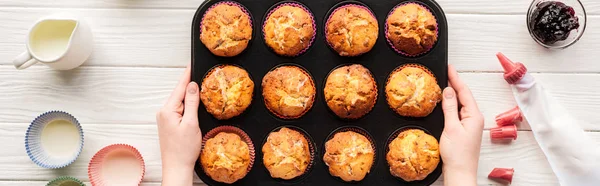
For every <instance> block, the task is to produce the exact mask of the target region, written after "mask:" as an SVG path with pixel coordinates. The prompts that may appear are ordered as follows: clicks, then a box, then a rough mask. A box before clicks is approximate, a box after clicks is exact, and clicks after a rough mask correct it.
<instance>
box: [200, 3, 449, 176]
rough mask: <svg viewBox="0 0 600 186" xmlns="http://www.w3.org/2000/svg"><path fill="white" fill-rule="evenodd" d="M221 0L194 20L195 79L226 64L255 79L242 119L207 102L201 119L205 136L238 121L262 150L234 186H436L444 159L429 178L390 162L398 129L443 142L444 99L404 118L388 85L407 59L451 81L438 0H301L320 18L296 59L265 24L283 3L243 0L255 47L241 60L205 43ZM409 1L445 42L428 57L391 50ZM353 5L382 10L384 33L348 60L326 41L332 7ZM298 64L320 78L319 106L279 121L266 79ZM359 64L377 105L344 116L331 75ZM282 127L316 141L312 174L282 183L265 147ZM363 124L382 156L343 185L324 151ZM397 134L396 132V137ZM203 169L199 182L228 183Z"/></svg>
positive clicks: (441, 79) (202, 7) (440, 79)
mask: <svg viewBox="0 0 600 186" xmlns="http://www.w3.org/2000/svg"><path fill="white" fill-rule="evenodd" d="M221 1H222V0H207V1H205V2H204V3H202V5H200V7H199V8H198V10H197V12H196V14H195V16H194V19H193V23H192V33H191V36H192V37H191V40H192V55H191V56H192V80H193V81H195V82H198V83H199V84H200V83H201V82H202V79H203V78H204V76H205V74H206V73H207V72H208V71H209V70H210V69H211V68H212V67H214V66H216V65H219V64H233V65H238V66H241V67H243V68H244V69H246V70H247V71H248V73H249V74H250V77H251V78H252V80H253V81H254V95H253V100H252V104H251V105H250V106H249V107H248V109H247V110H246V111H245V112H244V113H243V114H241V115H240V116H237V117H234V118H232V119H229V120H222V121H221V120H217V119H216V118H214V117H213V116H212V115H211V114H209V113H208V112H207V111H206V109H205V108H204V105H203V104H200V108H199V111H198V118H199V121H200V129H201V130H202V132H203V134H206V133H207V132H208V131H210V130H211V129H213V128H215V127H218V126H223V125H231V126H236V127H239V128H240V129H242V130H244V131H245V132H246V133H247V134H248V135H249V136H250V138H251V139H252V142H253V144H254V145H255V149H256V156H255V159H254V166H253V167H252V169H251V171H250V172H249V173H248V175H246V177H244V178H243V179H241V180H238V181H237V182H235V183H233V184H231V185H261V186H275V185H390V186H392V185H394V186H399V185H400V186H402V185H431V184H432V183H433V182H435V181H436V180H437V179H438V178H439V176H440V175H441V173H442V162H441V161H440V163H439V165H438V167H437V169H436V170H435V171H434V172H432V173H431V174H430V175H429V176H428V177H427V178H425V179H424V180H422V181H414V182H406V181H403V180H402V179H400V178H396V177H394V176H392V175H391V174H390V170H389V166H388V164H387V162H386V159H385V155H386V154H387V143H388V141H389V138H390V136H391V135H393V134H397V131H398V130H399V129H405V128H418V129H424V130H425V131H426V132H428V133H429V134H431V135H433V136H434V137H435V138H436V139H438V141H439V139H440V136H441V134H442V130H443V128H444V115H443V112H442V109H441V103H438V105H437V106H436V108H435V109H434V111H433V112H432V113H431V114H430V115H429V116H427V117H424V118H412V117H403V116H400V115H398V114H397V113H396V112H394V111H393V110H392V109H390V108H389V106H388V104H387V101H386V97H385V92H384V91H385V84H386V82H387V79H388V76H389V75H390V73H391V72H392V71H393V70H394V69H395V68H396V67H398V66H401V65H403V64H408V63H417V64H421V65H424V66H426V67H428V68H429V69H430V70H431V71H432V72H433V74H434V75H435V77H436V78H437V82H438V84H439V85H440V87H441V88H442V89H443V88H444V87H446V86H447V82H448V79H447V77H448V75H447V71H448V67H447V63H448V25H447V21H446V17H445V15H444V12H443V10H442V9H441V8H440V6H439V5H438V4H437V3H436V2H435V1H434V0H420V1H414V0H408V1H407V0H363V1H361V2H357V1H339V0H334V1H311V0H299V1H296V2H299V3H302V4H304V5H305V6H306V7H307V8H308V9H309V10H310V11H311V12H312V13H313V15H314V18H315V22H316V28H317V33H316V38H315V40H314V42H313V43H312V45H311V46H310V48H309V49H308V51H306V52H305V53H303V54H301V55H299V56H297V57H283V56H279V55H277V54H275V53H274V52H273V51H272V50H271V49H270V48H269V47H268V46H267V45H266V44H265V41H264V38H263V33H262V26H263V22H264V19H265V16H266V15H267V14H268V11H269V10H270V9H271V8H272V6H277V5H279V4H280V3H282V2H281V1H278V0H236V2H239V3H240V4H242V5H243V6H244V7H245V8H246V9H247V10H248V11H249V13H250V14H251V19H252V26H253V34H252V40H250V42H249V45H248V47H247V48H246V50H245V51H244V52H242V53H241V54H240V55H237V56H235V57H229V58H226V57H218V56H215V55H213V54H212V53H211V52H210V51H209V50H208V49H207V48H206V47H205V46H204V45H203V44H202V42H200V39H199V38H200V22H201V20H202V16H203V15H204V12H205V11H206V10H207V9H208V8H209V7H210V6H212V5H213V4H215V3H218V2H221ZM406 2H417V3H419V4H421V5H424V6H425V7H427V8H429V10H430V11H431V12H432V13H433V15H434V16H435V17H436V19H437V22H438V27H439V28H438V32H439V35H438V41H437V43H436V44H435V46H434V47H433V48H432V49H431V50H430V51H429V52H428V53H426V54H423V55H420V56H417V57H407V56H404V55H401V54H398V53H397V52H396V51H394V49H392V48H391V47H390V45H389V44H388V42H387V41H386V37H385V21H386V18H387V16H388V14H389V12H390V11H391V10H392V8H394V7H395V6H396V5H398V4H401V3H406ZM348 3H357V4H364V5H366V6H367V7H369V8H370V9H371V10H372V11H373V13H374V14H375V16H376V18H377V21H378V24H379V36H378V39H377V42H376V44H375V46H374V47H373V49H372V50H371V51H370V52H367V53H365V54H363V55H361V56H358V57H341V56H339V55H338V54H337V53H336V52H335V51H334V50H332V49H331V48H330V47H329V46H328V44H327V41H326V40H325V36H324V27H325V25H324V22H325V21H326V19H327V17H328V16H329V13H330V12H331V10H333V9H335V8H336V7H339V6H343V5H344V4H348ZM285 63H292V64H296V65H299V66H302V67H304V68H305V69H306V70H307V71H308V72H309V74H310V75H312V76H313V79H314V83H315V87H316V89H317V94H316V98H315V102H314V105H313V107H312V109H311V110H310V111H308V112H307V113H306V114H305V115H304V116H302V117H300V118H298V119H293V120H284V119H279V118H277V117H276V116H274V115H273V114H271V113H270V112H269V110H268V109H267V108H266V106H265V104H264V101H263V97H262V87H261V83H262V78H263V76H264V75H265V74H267V72H268V71H270V70H271V69H273V68H274V67H276V66H278V65H280V64H285ZM352 63H358V64H361V65H363V66H365V67H366V68H368V69H369V70H370V71H371V73H372V74H373V76H374V78H375V80H376V82H377V89H378V97H377V103H376V104H375V107H374V108H373V109H372V110H371V112H370V113H368V114H367V115H365V116H364V117H362V118H360V119H356V120H345V119H340V118H339V117H337V116H336V115H335V114H333V112H332V111H330V109H329V108H328V107H327V104H326V102H325V99H324V94H323V87H324V84H325V80H326V78H327V75H328V74H329V73H330V71H331V70H333V69H334V68H336V67H338V66H340V65H342V64H352ZM281 126H295V127H297V128H300V129H301V130H302V131H303V132H304V131H305V132H306V133H307V134H308V135H309V137H308V138H307V140H312V143H313V144H314V145H315V146H316V148H315V152H314V153H315V157H314V162H313V164H312V167H311V168H310V171H308V172H306V173H305V175H303V176H300V177H299V178H296V179H293V180H281V179H274V178H271V176H270V175H269V172H268V170H267V169H266V168H265V166H264V165H263V161H262V157H263V154H262V151H261V149H262V145H263V144H264V142H265V141H266V138H267V136H268V135H269V133H270V132H271V131H273V130H274V129H277V128H279V127H281ZM348 126H353V127H358V128H362V129H364V130H365V131H367V133H368V134H369V135H370V136H371V137H372V138H373V140H374V141H373V142H372V143H373V144H374V145H375V147H376V150H377V151H376V157H375V162H374V164H373V167H372V169H371V172H370V173H369V174H367V176H366V177H365V178H364V179H363V180H362V181H360V182H352V183H348V182H344V181H342V180H341V179H339V178H337V177H333V176H331V175H330V174H329V171H328V167H327V165H325V163H324V162H323V154H324V152H323V150H324V145H325V142H326V140H327V138H329V137H330V134H331V133H332V132H334V131H336V130H337V129H340V128H341V127H348ZM394 137H395V136H394ZM195 170H196V174H197V175H198V176H199V177H200V179H201V180H202V181H203V182H204V183H206V184H208V185H211V186H215V185H229V184H224V183H219V182H216V181H214V180H212V179H211V178H210V177H208V176H207V175H206V174H205V173H204V172H203V170H202V167H201V166H200V164H199V162H197V163H196V167H195Z"/></svg>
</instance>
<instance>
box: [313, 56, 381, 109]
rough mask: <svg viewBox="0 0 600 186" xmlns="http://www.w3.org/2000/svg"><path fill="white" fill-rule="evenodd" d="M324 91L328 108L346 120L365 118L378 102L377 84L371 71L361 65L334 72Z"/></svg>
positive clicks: (340, 68) (329, 77) (345, 67)
mask: <svg viewBox="0 0 600 186" xmlns="http://www.w3.org/2000/svg"><path fill="white" fill-rule="evenodd" d="M323 91H324V92H325V100H326V102H327V106H329V108H330V109H331V110H332V111H333V112H334V113H335V114H336V115H337V116H339V117H341V118H346V119H356V118H360V117H362V116H364V115H365V114H367V113H369V111H371V109H373V106H375V102H376V101H377V83H375V79H373V75H372V74H371V72H370V71H369V69H367V68H365V67H363V66H362V65H359V64H354V65H349V66H343V67H339V68H337V69H335V70H333V71H332V72H331V73H330V74H329V76H328V77H327V82H326V83H325V89H324V90H323Z"/></svg>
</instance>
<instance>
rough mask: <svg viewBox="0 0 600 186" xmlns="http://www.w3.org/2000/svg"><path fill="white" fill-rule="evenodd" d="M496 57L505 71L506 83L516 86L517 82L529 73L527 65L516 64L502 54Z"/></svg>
mask: <svg viewBox="0 0 600 186" xmlns="http://www.w3.org/2000/svg"><path fill="white" fill-rule="evenodd" d="M496 57H498V61H500V64H501V65H502V68H503V69H504V79H505V80H506V82H508V83H510V84H515V83H516V82H517V81H519V80H521V78H523V76H524V75H525V73H527V68H526V67H525V65H523V63H518V62H517V63H515V62H513V61H511V60H510V59H508V57H506V56H505V55H504V54H502V53H500V52H498V53H497V54H496Z"/></svg>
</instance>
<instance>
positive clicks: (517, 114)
mask: <svg viewBox="0 0 600 186" xmlns="http://www.w3.org/2000/svg"><path fill="white" fill-rule="evenodd" d="M522 121H523V115H522V114H521V110H520V109H519V107H518V106H517V107H515V108H513V109H510V110H508V111H506V112H504V113H502V114H499V115H498V116H496V124H498V126H507V125H513V124H516V123H517V122H522Z"/></svg>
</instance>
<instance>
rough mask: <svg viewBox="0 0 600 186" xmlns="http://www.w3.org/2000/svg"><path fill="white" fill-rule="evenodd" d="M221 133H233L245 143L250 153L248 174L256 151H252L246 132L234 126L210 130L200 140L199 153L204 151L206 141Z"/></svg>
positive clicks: (250, 141) (252, 147) (252, 145)
mask: <svg viewBox="0 0 600 186" xmlns="http://www.w3.org/2000/svg"><path fill="white" fill-rule="evenodd" d="M221 132H227V133H233V134H236V135H238V136H239V137H240V138H241V139H242V141H244V142H245V143H246V145H248V151H249V152H250V163H249V165H248V172H250V170H252V166H253V165H254V158H255V156H256V151H255V149H254V144H253V143H252V139H250V136H248V134H246V132H244V131H243V130H242V129H240V128H237V127H234V126H229V125H224V126H219V127H216V128H213V129H212V130H210V131H208V133H206V134H205V135H204V137H203V138H202V148H201V150H200V152H201V153H202V151H204V144H206V141H208V140H209V139H211V138H214V137H215V136H216V135H217V134H219V133H221ZM201 167H202V171H204V167H203V166H201Z"/></svg>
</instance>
